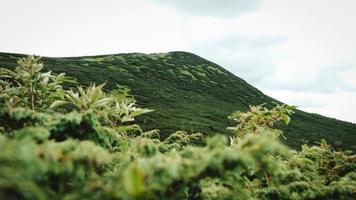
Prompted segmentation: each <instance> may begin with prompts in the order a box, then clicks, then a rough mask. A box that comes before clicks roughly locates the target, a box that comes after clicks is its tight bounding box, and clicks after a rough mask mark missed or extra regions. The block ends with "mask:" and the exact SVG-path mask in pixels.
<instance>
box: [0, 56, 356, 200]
mask: <svg viewBox="0 0 356 200" xmlns="http://www.w3.org/2000/svg"><path fill="white" fill-rule="evenodd" d="M41 69H42V64H41V63H40V62H39V59H38V58H34V57H29V58H25V59H23V60H21V61H19V67H18V68H17V69H16V70H15V71H9V70H5V69H1V70H0V77H1V82H0V92H1V94H0V103H1V108H0V133H1V134H0V149H1V153H0V197H1V198H3V199H355V198H356V157H355V156H354V155H352V154H351V152H347V151H345V152H341V151H335V150H333V149H332V148H331V147H330V146H329V145H328V144H327V143H326V142H325V141H323V140H322V141H321V143H320V146H307V145H304V146H303V147H302V150H301V151H300V152H296V151H294V150H292V149H290V148H288V147H286V146H284V145H283V144H282V143H281V142H280V141H279V140H280V137H283V133H282V132H281V131H279V130H276V129H275V128H274V124H275V123H278V122H279V121H284V122H285V123H286V124H288V123H289V120H290V118H289V115H290V114H292V113H293V109H294V107H291V106H286V105H281V106H279V105H277V106H276V107H274V108H273V109H267V108H265V107H264V106H263V105H261V106H252V107H251V110H250V111H249V112H246V113H243V112H236V113H234V114H233V115H232V116H231V119H233V120H235V121H236V122H237V125H236V126H235V127H232V128H230V129H232V134H231V136H230V137H229V139H228V138H227V137H226V136H222V135H216V136H214V137H211V138H205V137H204V136H203V135H202V134H201V133H189V134H188V133H186V132H184V131H179V132H176V133H173V134H171V135H170V136H169V137H168V138H166V139H164V140H161V138H160V134H159V131H158V130H151V131H147V132H145V131H143V130H141V129H140V127H139V126H138V125H136V124H133V120H134V119H135V117H137V116H139V115H141V114H144V113H147V112H150V111H151V110H148V109H140V108H137V107H136V106H135V101H134V100H133V99H132V98H128V97H125V94H123V93H120V91H113V92H110V93H106V92H104V91H103V87H104V85H99V86H95V85H91V86H89V87H88V88H86V89H84V88H82V87H81V86H79V87H77V88H69V89H66V88H65V87H63V86H62V84H63V83H65V82H68V81H71V82H72V83H73V81H72V80H70V79H67V78H66V77H65V76H64V74H60V75H53V74H51V73H50V72H47V73H41Z"/></svg>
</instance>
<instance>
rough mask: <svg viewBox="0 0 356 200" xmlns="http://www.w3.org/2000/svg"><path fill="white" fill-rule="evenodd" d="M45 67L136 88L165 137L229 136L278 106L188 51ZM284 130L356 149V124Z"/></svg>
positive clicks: (301, 120) (9, 59)
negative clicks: (261, 107)
mask: <svg viewBox="0 0 356 200" xmlns="http://www.w3.org/2000/svg"><path fill="white" fill-rule="evenodd" d="M22 56H24V55H19V54H8V53H0V67H7V68H14V67H15V66H16V61H17V59H18V58H20V57H22ZM43 62H44V64H45V68H46V69H48V70H52V71H54V72H65V73H66V74H67V75H69V76H72V77H75V78H77V80H78V82H79V83H81V84H83V85H88V84H89V83H92V82H96V83H103V82H107V85H106V89H107V90H110V89H112V88H114V87H115V85H116V84H117V83H118V84H120V85H126V86H128V87H129V88H130V89H131V93H132V94H133V95H134V96H135V98H136V99H137V101H138V104H139V105H141V106H142V107H145V108H150V109H154V110H155V112H153V113H150V114H147V115H146V116H145V117H141V118H140V119H139V120H140V122H139V124H142V125H143V128H145V129H151V128H159V129H160V130H161V133H162V135H163V136H167V135H169V134H170V133H172V132H174V131H176V130H187V131H189V132H198V131H199V132H202V133H204V134H214V133H217V132H220V133H228V131H227V130H226V127H227V126H231V125H232V124H233V122H232V121H230V120H229V119H227V116H228V115H230V114H231V113H232V112H233V111H236V110H242V111H246V110H247V109H248V105H257V104H261V103H265V102H272V101H276V100H274V99H272V98H270V97H268V96H266V95H264V94H263V93H262V92H260V91H259V90H258V89H256V88H254V87H253V86H251V85H249V84H248V83H246V82H245V81H244V80H242V79H240V78H238V77H236V76H235V75H233V74H232V73H230V72H228V71H227V70H225V69H224V68H222V67H220V66H219V65H217V64H214V63H212V62H210V61H208V60H205V59H203V58H201V57H199V56H196V55H194V54H191V53H186V52H170V53H161V54H140V53H131V54H116V55H105V56H90V57H72V58H48V57H45V58H43ZM292 119H293V120H292V123H291V124H290V125H289V126H288V127H283V129H284V130H285V132H286V136H287V138H288V139H287V141H286V143H287V144H288V145H290V146H292V147H299V146H300V144H301V143H305V142H309V143H312V144H313V143H315V142H317V141H320V139H321V138H325V139H326V140H327V141H328V142H329V143H331V144H333V145H335V146H339V147H342V148H347V149H353V150H356V144H355V142H354V141H356V125H355V124H351V123H347V122H343V121H339V120H336V119H332V118H327V117H323V116H320V115H316V114H310V113H306V112H303V111H297V112H296V114H294V115H293V116H292Z"/></svg>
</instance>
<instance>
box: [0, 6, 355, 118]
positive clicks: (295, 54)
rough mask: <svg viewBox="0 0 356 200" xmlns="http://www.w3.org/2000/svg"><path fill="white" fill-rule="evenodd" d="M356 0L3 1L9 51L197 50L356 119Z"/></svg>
mask: <svg viewBox="0 0 356 200" xmlns="http://www.w3.org/2000/svg"><path fill="white" fill-rule="evenodd" d="M355 8H356V1H355V0H342V1H340V0H288V1H287V0H55V1H54V0H32V1H30V0H22V1H21V0H0V51H1V52H16V53H27V54H36V55H42V56H82V55H97V54H112V53H125V52H144V53H152V52H167V51H177V50H181V51H189V52H193V53H195V54H198V55H200V56H202V57H205V58H207V59H209V60H211V61H213V62H216V63H217V64H219V65H221V66H223V67H225V68H226V69H228V70H230V71H231V72H233V73H234V74H236V75H237V76H239V77H241V78H243V79H245V80H246V81H247V82H249V83H250V84H252V85H254V86H255V87H257V88H259V89H260V90H262V91H263V92H264V93H266V94H267V95H270V96H272V97H274V98H277V99H279V100H281V101H284V102H286V103H289V104H294V105H297V106H299V108H300V109H302V110H305V111H309V112H315V113H319V114H322V115H326V116H330V117H335V118H339V119H342V120H346V121H352V122H356V12H355Z"/></svg>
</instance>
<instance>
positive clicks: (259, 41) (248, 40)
mask: <svg viewBox="0 0 356 200" xmlns="http://www.w3.org/2000/svg"><path fill="white" fill-rule="evenodd" d="M285 40H286V39H285V38H280V37H266V38H253V37H246V36H242V35H239V34H230V35H226V36H225V37H221V38H216V39H211V40H209V41H204V42H201V43H193V44H191V47H190V49H191V50H192V51H193V52H196V53H198V54H199V55H202V56H203V57H206V58H209V59H211V61H213V62H215V63H217V64H219V65H221V66H223V67H224V68H226V69H227V70H229V71H231V72H232V73H234V74H236V75H237V76H239V77H241V78H243V79H245V80H246V81H247V82H249V83H250V84H252V85H255V86H256V85H258V84H259V83H261V81H262V80H263V79H264V78H265V77H267V76H269V75H270V74H272V73H273V71H274V65H273V61H272V60H271V57H272V56H271V55H270V54H271V53H270V48H272V47H274V46H276V45H279V44H281V43H283V42H284V41H285Z"/></svg>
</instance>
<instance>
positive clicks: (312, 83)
mask: <svg viewBox="0 0 356 200" xmlns="http://www.w3.org/2000/svg"><path fill="white" fill-rule="evenodd" d="M286 67H288V66H286ZM354 68H355V66H354V65H334V66H328V67H324V68H322V69H321V70H319V71H318V72H316V73H315V74H313V75H312V76H311V78H308V79H307V78H304V79H303V77H299V78H298V79H296V80H295V81H288V82H284V83H281V82H280V81H276V80H274V79H268V78H267V79H263V84H264V85H265V86H267V87H268V88H270V89H283V90H292V91H300V92H317V93H333V92H336V91H337V90H338V89H341V90H346V91H351V92H356V87H355V86H353V85H348V84H347V83H345V82H344V81H343V77H344V76H345V75H346V74H348V73H349V72H350V70H352V69H354Z"/></svg>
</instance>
